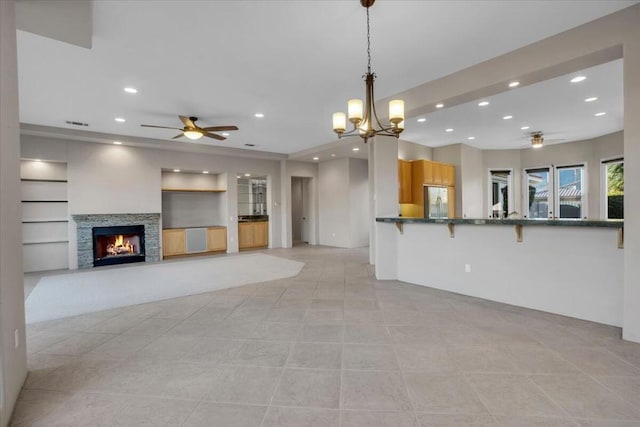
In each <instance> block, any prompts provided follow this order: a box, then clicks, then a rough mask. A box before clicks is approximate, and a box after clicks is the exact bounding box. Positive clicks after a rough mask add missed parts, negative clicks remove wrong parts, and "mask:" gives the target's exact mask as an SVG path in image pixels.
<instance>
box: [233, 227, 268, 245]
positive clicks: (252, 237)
mask: <svg viewBox="0 0 640 427" xmlns="http://www.w3.org/2000/svg"><path fill="white" fill-rule="evenodd" d="M268 244H269V222H268V221H255V222H241V223H239V224H238V245H239V247H240V249H250V248H262V247H266V246H267V245H268Z"/></svg>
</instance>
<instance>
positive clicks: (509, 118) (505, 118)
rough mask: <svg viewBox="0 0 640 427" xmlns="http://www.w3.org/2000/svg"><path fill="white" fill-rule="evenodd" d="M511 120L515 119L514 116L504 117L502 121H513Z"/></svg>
mask: <svg viewBox="0 0 640 427" xmlns="http://www.w3.org/2000/svg"><path fill="white" fill-rule="evenodd" d="M511 119H513V116H504V117H503V118H502V120H511Z"/></svg>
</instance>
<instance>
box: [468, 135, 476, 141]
mask: <svg viewBox="0 0 640 427" xmlns="http://www.w3.org/2000/svg"><path fill="white" fill-rule="evenodd" d="M467 139H468V140H469V141H473V140H474V139H476V137H475V136H469V137H467Z"/></svg>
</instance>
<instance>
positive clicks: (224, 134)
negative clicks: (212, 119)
mask: <svg viewBox="0 0 640 427" xmlns="http://www.w3.org/2000/svg"><path fill="white" fill-rule="evenodd" d="M229 135H230V133H229V132H222V136H229Z"/></svg>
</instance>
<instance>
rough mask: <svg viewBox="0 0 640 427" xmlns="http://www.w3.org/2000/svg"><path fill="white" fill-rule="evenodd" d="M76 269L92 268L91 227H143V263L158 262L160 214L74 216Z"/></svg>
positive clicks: (72, 216)
mask: <svg viewBox="0 0 640 427" xmlns="http://www.w3.org/2000/svg"><path fill="white" fill-rule="evenodd" d="M71 218H72V219H73V221H74V222H75V223H76V230H77V241H78V268H93V235H92V230H93V227H113V226H119V225H144V239H145V261H147V262H150V261H160V214H159V213H135V214H134V213H132V214H75V215H71Z"/></svg>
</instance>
